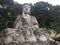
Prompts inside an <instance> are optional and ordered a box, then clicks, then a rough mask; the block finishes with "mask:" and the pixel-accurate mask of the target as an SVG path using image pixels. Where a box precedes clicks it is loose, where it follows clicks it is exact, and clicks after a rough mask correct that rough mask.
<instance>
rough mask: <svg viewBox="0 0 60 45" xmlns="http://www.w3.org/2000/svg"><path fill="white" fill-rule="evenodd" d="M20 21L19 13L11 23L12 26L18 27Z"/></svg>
mask: <svg viewBox="0 0 60 45" xmlns="http://www.w3.org/2000/svg"><path fill="white" fill-rule="evenodd" d="M19 21H20V15H18V16H17V18H16V20H15V23H14V25H13V27H14V28H18V25H19V23H18V22H19Z"/></svg>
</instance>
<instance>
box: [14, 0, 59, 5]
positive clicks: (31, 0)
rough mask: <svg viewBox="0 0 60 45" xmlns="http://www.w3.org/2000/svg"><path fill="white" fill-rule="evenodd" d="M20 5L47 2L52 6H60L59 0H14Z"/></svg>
mask: <svg viewBox="0 0 60 45" xmlns="http://www.w3.org/2000/svg"><path fill="white" fill-rule="evenodd" d="M14 1H16V2H18V3H20V4H23V3H32V4H34V3H36V2H39V1H44V2H48V3H50V4H53V5H60V0H14Z"/></svg>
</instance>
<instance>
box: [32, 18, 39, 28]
mask: <svg viewBox="0 0 60 45" xmlns="http://www.w3.org/2000/svg"><path fill="white" fill-rule="evenodd" d="M32 21H33V25H34V29H35V28H36V29H39V24H38V21H37V19H36V18H35V17H33V20H32Z"/></svg>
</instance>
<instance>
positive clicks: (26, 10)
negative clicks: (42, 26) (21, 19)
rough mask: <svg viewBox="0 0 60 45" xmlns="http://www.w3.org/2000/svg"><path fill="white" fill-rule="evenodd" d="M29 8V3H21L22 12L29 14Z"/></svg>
mask: <svg viewBox="0 0 60 45" xmlns="http://www.w3.org/2000/svg"><path fill="white" fill-rule="evenodd" d="M30 9H31V7H30V5H29V4H24V5H23V12H24V13H25V14H30Z"/></svg>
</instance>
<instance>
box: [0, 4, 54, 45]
mask: <svg viewBox="0 0 60 45" xmlns="http://www.w3.org/2000/svg"><path fill="white" fill-rule="evenodd" d="M30 9H31V7H30V4H27V3H26V4H24V5H23V11H22V15H18V16H17V19H16V21H15V23H14V28H7V29H5V30H3V31H2V32H1V33H2V35H3V37H4V38H3V40H4V43H5V44H6V45H49V41H54V40H53V39H52V38H51V37H50V36H49V33H48V32H47V31H46V29H43V28H41V29H39V25H38V22H37V20H36V18H35V17H34V16H31V15H30ZM27 42H28V43H27Z"/></svg>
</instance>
